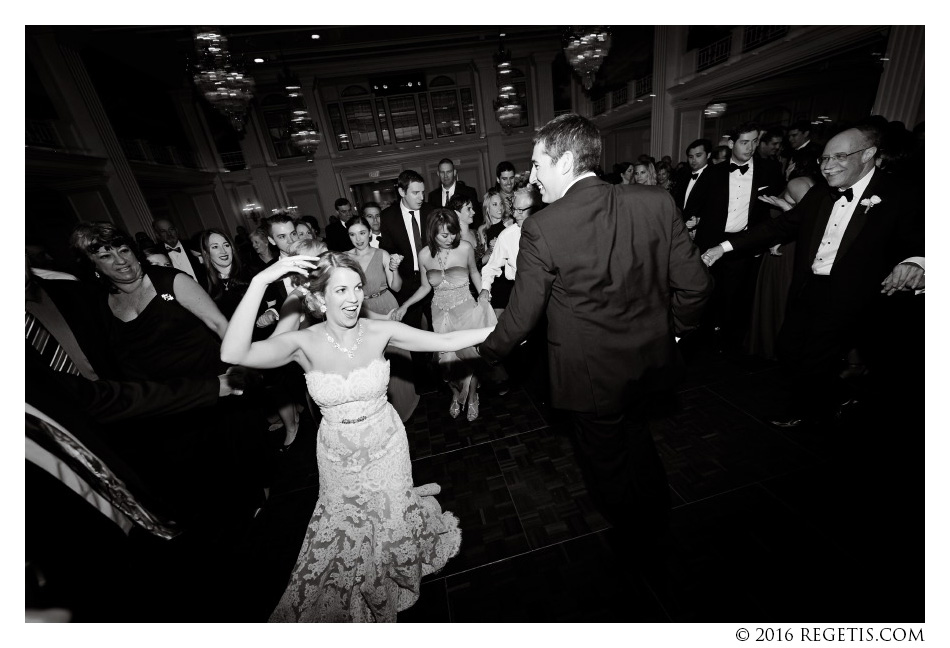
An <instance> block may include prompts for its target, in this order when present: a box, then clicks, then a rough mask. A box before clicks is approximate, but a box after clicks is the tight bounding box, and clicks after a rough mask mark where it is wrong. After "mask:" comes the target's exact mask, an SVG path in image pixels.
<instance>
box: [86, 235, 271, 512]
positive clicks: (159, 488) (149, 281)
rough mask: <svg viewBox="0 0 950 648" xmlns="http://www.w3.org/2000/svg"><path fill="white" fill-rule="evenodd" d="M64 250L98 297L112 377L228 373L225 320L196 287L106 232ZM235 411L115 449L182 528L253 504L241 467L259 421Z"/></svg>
mask: <svg viewBox="0 0 950 648" xmlns="http://www.w3.org/2000/svg"><path fill="white" fill-rule="evenodd" d="M70 244H71V246H72V247H73V249H74V250H76V251H77V252H78V253H79V254H78V256H79V259H80V262H81V263H83V265H85V266H86V267H87V268H88V269H89V270H91V271H92V272H91V274H93V275H94V276H95V277H96V279H97V280H98V282H99V283H100V284H101V285H102V286H103V288H104V289H105V290H103V291H102V296H101V300H100V302H99V308H101V309H102V315H103V317H102V319H103V321H104V322H105V323H106V324H105V326H104V331H103V333H104V335H106V336H107V339H108V343H109V347H110V348H111V349H112V351H113V353H114V355H115V359H116V365H117V367H118V373H119V375H118V376H117V377H118V378H120V379H125V380H154V381H162V380H173V379H175V378H180V377H190V378H196V377H202V376H208V377H210V376H218V375H220V374H222V373H224V372H225V370H226V368H227V365H225V364H224V363H222V362H221V358H220V340H221V337H223V336H224V333H225V331H226V330H227V327H228V321H227V319H225V317H224V316H223V315H222V314H221V311H220V310H218V307H217V306H215V304H214V302H213V301H212V299H211V298H210V297H209V296H208V294H207V293H206V292H205V291H204V290H203V289H202V288H201V286H199V285H198V284H197V283H196V282H195V280H194V279H192V278H191V277H190V276H188V275H187V274H185V273H183V272H180V271H178V270H175V269H174V268H163V267H158V266H148V265H146V264H143V263H142V262H141V260H140V259H139V258H138V257H137V255H136V248H135V245H134V243H133V241H132V239H131V237H129V235H128V234H126V233H125V232H122V231H121V230H119V229H117V228H116V227H115V226H114V225H112V224H111V223H105V222H102V223H80V224H79V225H78V226H76V228H75V229H74V230H73V232H72V235H71V237H70ZM241 409H242V405H241V404H240V403H239V402H229V403H227V404H225V403H221V402H219V403H218V404H217V405H215V406H214V407H210V408H205V409H199V410H192V411H190V412H188V413H186V414H180V415H171V416H165V417H158V418H155V419H151V420H148V421H142V422H141V425H140V426H137V428H136V429H135V430H125V431H124V432H125V433H124V434H121V435H116V437H117V438H115V439H114V442H115V444H116V445H117V446H119V447H118V448H117V450H118V451H119V452H121V453H122V454H124V455H125V456H126V458H127V460H128V461H129V463H130V464H132V465H134V466H136V468H137V469H138V472H139V473H140V474H141V475H142V477H143V480H145V481H146V482H147V483H149V484H151V486H152V487H153V488H154V490H155V491H156V493H157V495H158V496H159V497H161V498H162V499H163V500H165V501H166V502H167V503H168V504H169V505H170V506H171V507H172V509H173V511H174V512H175V515H176V517H177V518H178V519H179V520H180V521H182V522H183V523H185V524H205V523H211V524H214V523H215V521H217V522H221V521H225V520H227V518H228V516H229V515H233V514H234V513H236V512H237V511H238V509H246V508H247V507H246V506H245V505H247V506H250V505H251V504H252V503H253V504H259V502H258V501H257V499H256V497H257V495H255V494H254V492H255V491H256V492H257V494H259V493H260V491H258V490H257V489H256V488H254V487H253V486H252V485H251V484H250V483H249V482H248V479H247V476H248V474H249V473H251V472H253V470H251V469H250V468H249V462H248V461H247V460H248V458H249V457H253V456H254V455H253V454H250V452H251V451H250V450H249V449H248V446H249V445H254V442H255V439H256V436H255V435H256V434H258V433H259V431H260V430H259V429H258V430H255V429H254V428H253V425H252V424H254V423H257V424H262V421H261V419H260V418H259V417H257V418H255V417H253V416H251V415H250V413H249V412H247V411H240V410H241ZM257 452H259V451H257ZM251 510H253V508H252V509H251Z"/></svg>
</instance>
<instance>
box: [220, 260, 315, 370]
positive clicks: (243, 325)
mask: <svg viewBox="0 0 950 648" xmlns="http://www.w3.org/2000/svg"><path fill="white" fill-rule="evenodd" d="M316 260H317V257H314V256H304V255H301V256H295V257H286V258H284V259H279V260H278V261H277V262H276V263H274V264H272V265H270V266H268V267H266V268H264V269H263V270H261V271H260V272H259V273H258V274H257V275H256V276H255V277H254V278H253V279H252V280H251V284H250V285H249V286H248V288H247V292H246V293H244V298H243V299H242V300H241V303H240V304H238V307H237V309H236V310H235V311H234V315H233V316H232V317H231V322H230V323H229V324H228V330H227V332H226V333H225V334H224V339H223V340H222V341H221V361H222V362H226V363H228V364H236V365H243V366H245V367H254V368H256V369H269V368H271V367H280V366H283V365H285V364H287V363H288V362H290V361H291V360H292V359H293V356H294V353H295V352H296V351H297V349H298V348H299V345H298V344H297V340H298V339H299V334H298V333H297V332H296V331H294V332H290V333H287V334H285V335H278V336H275V337H272V338H269V339H267V340H261V341H260V342H254V343H251V335H252V333H253V332H254V320H255V319H256V317H257V307H258V305H259V304H260V303H261V299H262V298H263V297H264V290H265V289H266V288H267V286H268V284H270V283H272V282H274V281H279V280H280V278H281V277H283V276H284V275H285V274H287V273H288V272H296V273H298V274H302V275H304V276H306V275H307V273H308V272H309V270H310V269H312V268H314V267H315V265H314V262H315V261H316Z"/></svg>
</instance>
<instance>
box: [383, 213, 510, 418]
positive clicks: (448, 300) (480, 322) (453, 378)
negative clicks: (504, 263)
mask: <svg viewBox="0 0 950 648" xmlns="http://www.w3.org/2000/svg"><path fill="white" fill-rule="evenodd" d="M460 231H461V230H460V227H459V220H458V216H456V215H455V212H454V211H453V210H451V209H446V208H444V207H442V208H439V209H436V210H435V211H433V212H432V213H431V214H430V215H429V222H428V225H427V227H426V247H424V248H423V249H422V251H421V252H419V268H420V269H422V270H424V271H425V273H426V278H427V279H428V281H425V282H423V283H422V285H421V286H419V289H418V290H417V291H416V292H415V293H414V294H413V295H412V296H411V297H409V299H407V300H406V301H405V302H404V303H403V304H401V305H400V306H399V308H398V309H396V312H395V317H396V319H402V317H403V316H404V315H405V314H406V310H407V309H408V308H409V306H411V305H412V304H415V303H416V302H418V301H419V300H421V299H422V298H424V297H425V296H426V295H427V294H429V291H430V290H435V295H434V296H433V297H432V328H433V330H434V331H435V332H436V333H446V332H450V331H460V330H465V329H474V328H480V327H483V326H494V325H495V322H496V321H497V320H496V318H495V311H494V310H492V307H491V304H490V303H489V301H488V300H487V299H484V300H479V301H477V302H476V301H475V299H474V298H473V297H472V293H471V289H470V288H469V281H471V283H472V285H473V286H474V287H475V293H476V294H477V293H479V292H481V288H482V277H481V275H480V274H479V272H478V268H477V267H476V265H475V250H474V249H473V248H472V246H471V244H470V243H468V242H466V241H462V240H461V237H460ZM482 364H483V363H482V361H481V358H480V357H479V355H478V353H477V352H476V351H475V349H474V348H473V347H470V348H466V349H462V350H459V351H448V352H444V353H440V354H439V365H440V367H441V368H442V372H443V376H444V377H445V380H446V381H447V382H448V383H449V387H451V389H452V403H451V404H450V405H449V414H450V415H451V416H452V418H456V417H457V416H458V415H459V414H460V413H461V412H462V410H463V409H466V408H467V413H466V418H468V420H469V421H474V420H475V419H476V418H478V408H479V400H478V376H477V375H476V374H475V371H476V369H478V368H480V366H481V365H482Z"/></svg>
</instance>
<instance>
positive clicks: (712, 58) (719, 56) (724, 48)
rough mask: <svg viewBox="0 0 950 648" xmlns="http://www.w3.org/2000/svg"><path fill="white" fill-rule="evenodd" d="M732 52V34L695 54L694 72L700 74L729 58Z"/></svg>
mask: <svg viewBox="0 0 950 648" xmlns="http://www.w3.org/2000/svg"><path fill="white" fill-rule="evenodd" d="M731 52H732V34H729V35H728V36H726V37H725V38H722V39H720V40H717V41H716V42H715V43H712V44H711V45H707V46H706V47H704V48H702V49H701V50H699V52H697V54H696V71H697V72H702V71H703V70H705V69H707V68H711V67H712V66H714V65H718V64H720V63H722V62H723V61H725V60H726V59H728V58H729V55H730V53H731Z"/></svg>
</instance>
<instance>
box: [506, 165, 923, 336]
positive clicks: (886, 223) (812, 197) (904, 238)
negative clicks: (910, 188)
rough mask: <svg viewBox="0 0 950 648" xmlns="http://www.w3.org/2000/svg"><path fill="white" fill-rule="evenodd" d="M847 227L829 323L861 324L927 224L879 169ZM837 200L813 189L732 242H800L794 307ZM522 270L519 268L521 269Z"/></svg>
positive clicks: (914, 250)
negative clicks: (864, 202) (867, 206)
mask: <svg viewBox="0 0 950 648" xmlns="http://www.w3.org/2000/svg"><path fill="white" fill-rule="evenodd" d="M871 196H877V197H878V198H879V199H880V202H879V203H878V204H877V205H875V206H874V207H872V208H871V209H865V207H864V206H862V205H861V204H860V201H861V200H863V199H865V198H867V199H870V197H871ZM853 200H856V201H858V203H859V204H858V206H857V207H856V208H855V211H854V214H853V215H852V216H851V220H850V222H849V223H848V227H847V229H846V230H845V233H844V237H843V238H842V240H841V245H840V247H839V248H838V253H837V254H836V256H835V262H834V265H833V266H832V268H831V274H830V281H831V290H830V295H831V297H830V299H829V300H828V303H827V311H826V317H827V321H829V322H832V321H833V322H838V323H841V324H856V323H860V322H861V321H862V319H863V318H864V316H866V309H867V307H868V306H869V305H871V304H872V303H873V302H874V299H875V297H876V296H878V295H880V291H881V282H882V281H883V280H884V278H885V277H887V275H888V274H889V273H890V272H891V270H893V268H894V266H895V265H897V264H898V263H900V262H901V261H903V260H905V259H907V258H909V257H912V256H924V220H923V209H922V206H921V202H920V200H919V197H917V196H915V195H912V194H910V193H908V192H906V191H905V190H904V189H903V188H902V187H901V186H900V185H899V183H897V182H895V181H894V179H893V178H891V177H890V176H888V175H887V174H885V173H882V172H881V171H880V170H875V171H874V175H873V176H872V178H871V181H870V182H869V183H868V186H867V189H865V191H864V193H863V195H861V196H854V198H853ZM834 203H835V198H834V197H833V196H832V195H831V194H830V193H829V190H828V188H827V186H825V185H824V184H818V185H815V186H814V187H812V188H811V190H809V192H808V193H807V194H805V196H804V197H803V198H802V200H801V202H799V203H798V205H796V206H795V208H794V209H792V210H790V211H787V212H785V213H784V214H782V215H781V216H779V217H777V218H771V219H768V220H766V221H765V222H763V223H762V224H761V225H760V226H759V227H756V228H750V229H749V230H748V231H746V232H743V233H741V234H736V235H731V236H729V237H728V240H729V241H730V243H732V245H733V247H734V248H735V250H736V251H739V252H757V251H761V250H763V249H765V248H767V247H769V246H771V245H774V244H775V243H785V242H788V241H792V240H797V245H796V246H795V269H794V274H793V276H792V287H791V291H790V293H789V300H790V301H789V305H790V306H792V305H793V304H794V303H795V300H796V299H797V298H798V297H799V296H800V295H801V293H802V291H803V290H805V289H806V288H807V286H808V283H809V279H810V278H811V277H812V276H813V274H812V271H811V265H812V262H813V261H814V260H815V257H816V255H817V254H818V248H819V246H820V245H821V238H822V235H823V234H824V231H825V227H826V226H827V225H828V218H829V217H830V216H831V209H832V207H833V206H834ZM519 271H520V267H519Z"/></svg>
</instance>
